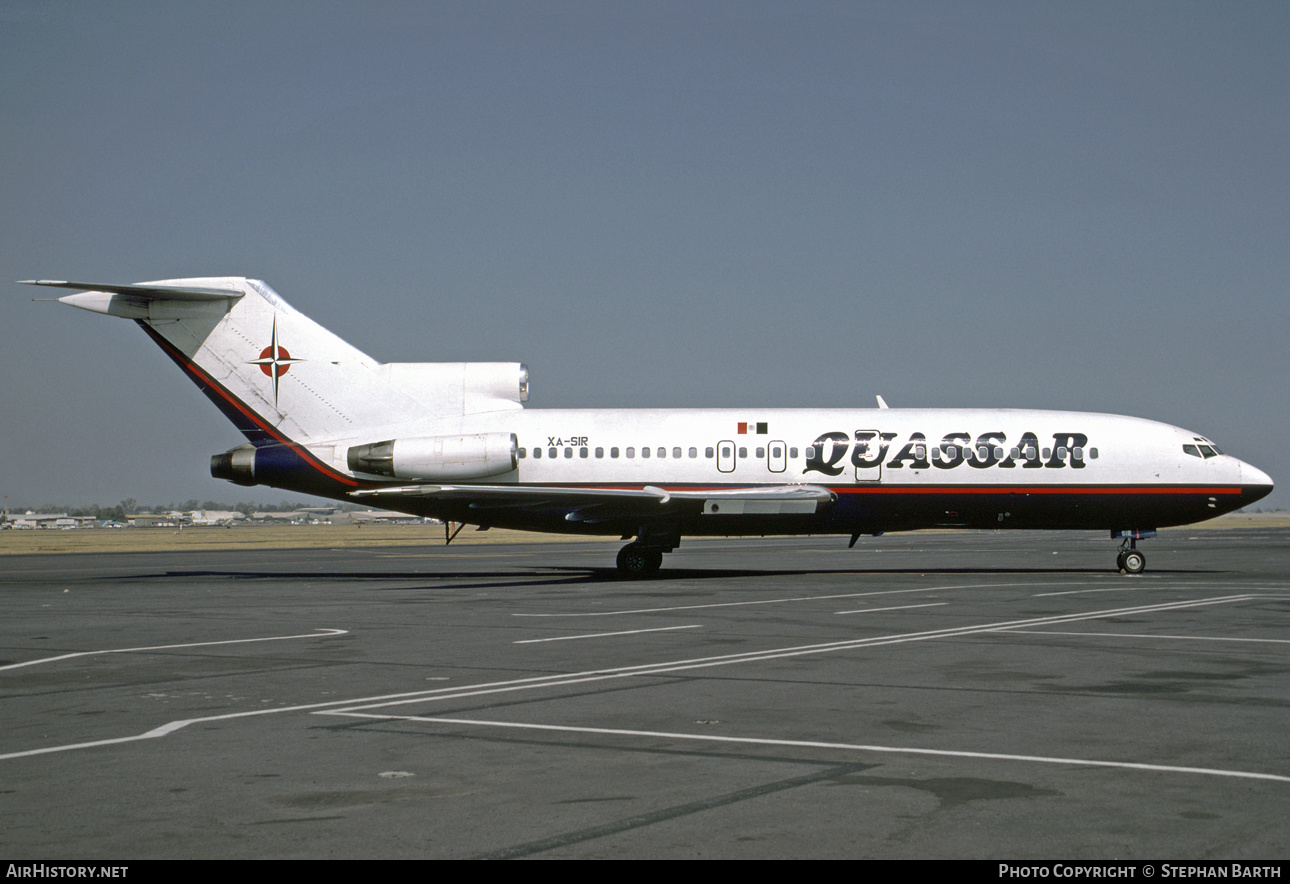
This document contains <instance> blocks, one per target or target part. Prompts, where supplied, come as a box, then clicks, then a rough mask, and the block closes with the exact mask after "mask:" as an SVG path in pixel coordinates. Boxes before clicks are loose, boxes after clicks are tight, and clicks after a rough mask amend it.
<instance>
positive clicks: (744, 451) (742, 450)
mask: <svg viewBox="0 0 1290 884" xmlns="http://www.w3.org/2000/svg"><path fill="white" fill-rule="evenodd" d="M739 456H740V457H747V456H748V449H747V448H744V447H743V446H742V445H741V446H739Z"/></svg>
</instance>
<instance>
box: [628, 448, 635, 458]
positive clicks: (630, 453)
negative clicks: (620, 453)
mask: <svg viewBox="0 0 1290 884" xmlns="http://www.w3.org/2000/svg"><path fill="white" fill-rule="evenodd" d="M635 457H636V449H635V448H628V449H627V459H628V460H632V459H633V458H635Z"/></svg>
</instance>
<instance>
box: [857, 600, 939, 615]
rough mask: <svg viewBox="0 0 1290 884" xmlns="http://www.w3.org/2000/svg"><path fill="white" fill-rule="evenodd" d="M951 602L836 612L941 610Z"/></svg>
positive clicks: (869, 612)
mask: <svg viewBox="0 0 1290 884" xmlns="http://www.w3.org/2000/svg"><path fill="white" fill-rule="evenodd" d="M948 604H949V602H928V603H927V604H925V605H897V606H896V607H894V608H856V609H855V610H854V611H834V612H833V613H835V614H876V613H878V612H879V611H908V610H909V609H910V608H939V607H940V606H941V605H948Z"/></svg>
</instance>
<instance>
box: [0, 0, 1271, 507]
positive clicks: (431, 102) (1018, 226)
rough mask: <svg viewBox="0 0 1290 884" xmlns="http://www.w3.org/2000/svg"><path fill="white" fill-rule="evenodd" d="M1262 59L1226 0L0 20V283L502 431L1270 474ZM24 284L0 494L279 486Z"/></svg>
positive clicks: (130, 12)
mask: <svg viewBox="0 0 1290 884" xmlns="http://www.w3.org/2000/svg"><path fill="white" fill-rule="evenodd" d="M1287 45H1290V6H1288V5H1287V4H1285V3H1258V2H1248V3H1240V4H1233V3H1163V2H1160V3H1134V2H1107V3H1100V2H1080V3H1037V2H1026V3H980V4H963V3H944V4H942V3H927V4H924V3H914V2H899V3H858V2H857V3H838V4H834V3H802V2H798V3H755V2H738V3H715V2H714V3H693V2H691V3H607V2H593V3H554V2H553V3H520V2H507V3H487V2H468V3H450V2H437V3H406V4H403V3H372V2H369V3H363V4H352V3H332V4H328V3H317V2H310V3H288V2H275V3H220V2H201V3H176V2H166V3H160V2H158V3H142V2H138V3H130V2H118V3H95V2H62V3H48V2H21V0H0V120H3V123H0V125H2V126H3V132H4V137H3V138H2V139H0V161H2V162H3V168H4V170H5V171H4V174H3V176H0V279H8V280H16V279H27V278H32V277H44V278H63V279H86V280H101V281H116V282H131V281H137V280H144V279H159V278H168V277H183V276H203V275H223V274H227V275H246V276H253V277H259V278H263V279H265V280H267V281H268V282H269V284H270V285H272V286H273V287H274V288H275V289H277V291H278V292H279V293H281V294H282V295H283V296H284V297H285V298H286V299H287V300H289V301H290V302H291V303H292V304H293V305H294V306H295V307H297V308H298V309H300V310H302V311H304V312H306V313H308V314H309V315H311V316H312V317H313V318H315V319H317V320H318V321H320V322H321V323H323V324H324V325H326V326H328V327H330V328H332V329H333V330H336V331H339V332H340V333H342V334H343V335H344V336H345V337H346V338H347V339H348V340H350V341H351V342H352V343H353V344H355V345H356V346H358V347H360V348H361V349H363V350H365V351H366V352H368V353H370V354H371V355H373V356H374V357H376V358H378V359H382V360H384V361H457V360H508V361H510V360H515V361H524V362H526V363H528V365H529V366H530V369H531V372H532V376H533V388H532V396H531V399H530V403H529V404H530V406H532V407H579V406H591V407H594V406H611V405H613V406H618V405H626V406H672V405H674V406H705V405H707V406H749V407H758V406H761V407H770V406H776V407H778V406H793V405H810V406H847V407H850V406H857V407H869V406H871V405H872V404H873V401H874V399H873V397H874V395H875V394H879V393H880V394H882V395H883V396H884V397H885V398H886V400H887V401H888V402H889V403H891V404H892V405H900V406H984V407H990V406H998V407H1034V408H1057V409H1071V410H1085V411H1104V412H1114V413H1123V414H1133V415H1138V416H1142V417H1149V418H1153V419H1157V420H1162V421H1166V422H1168V423H1172V424H1178V425H1180V426H1184V427H1187V428H1189V429H1192V430H1195V431H1196V432H1198V433H1202V434H1205V435H1208V436H1210V437H1212V438H1213V439H1214V440H1215V441H1216V442H1218V443H1219V444H1220V445H1221V446H1223V447H1224V448H1225V449H1226V450H1228V451H1229V452H1231V453H1233V454H1236V455H1237V456H1239V457H1242V458H1244V459H1246V460H1249V461H1251V462H1252V463H1254V464H1256V465H1257V466H1259V467H1261V468H1263V469H1265V470H1267V471H1268V472H1269V473H1271V475H1272V476H1273V478H1274V479H1278V480H1281V481H1282V482H1285V481H1290V455H1287V454H1286V453H1285V450H1284V448H1283V447H1282V446H1279V445H1278V444H1277V443H1276V439H1277V438H1278V437H1281V438H1286V437H1287V436H1290V432H1288V430H1290V427H1288V426H1287V424H1288V423H1290V418H1288V417H1287V411H1288V409H1287V407H1286V406H1287V397H1286V394H1285V392H1284V391H1285V385H1286V380H1287V377H1288V376H1290V372H1288V370H1287V369H1288V368H1290V366H1288V365H1287V362H1288V361H1290V360H1288V358H1287V347H1286V343H1285V341H1286V336H1287V331H1288V330H1290V299H1288V298H1287V297H1286V289H1287V280H1288V279H1290V273H1288V272H1287V271H1288V270H1290V249H1288V248H1287V244H1288V242H1290V237H1288V234H1290V199H1288V198H1287V197H1288V196H1290V187H1288V185H1290V162H1287V159H1286V157H1287V145H1290V113H1287V109H1288V108H1290V54H1287V53H1286V52H1285V47H1286V46H1287ZM6 274H7V275H6ZM33 294H37V295H39V294H41V293H40V292H34V293H33V291H32V290H30V289H27V288H25V287H22V286H16V285H14V286H10V287H9V295H8V297H6V298H4V299H3V300H0V304H2V305H3V306H2V307H0V309H2V310H3V314H2V316H3V325H2V326H0V327H2V328H3V329H4V336H5V340H4V346H3V347H2V348H0V370H2V371H3V376H4V379H5V380H4V383H3V385H0V417H2V418H3V421H0V440H2V441H3V449H4V451H5V452H7V454H8V457H6V458H5V461H6V465H5V466H4V468H3V469H2V470H0V486H2V488H0V490H2V492H3V494H5V495H7V496H8V497H9V499H10V502H11V503H41V502H47V501H48V502H54V501H58V502H64V503H69V504H85V503H95V502H97V503H101V504H104V505H109V504H115V503H116V502H118V501H119V500H121V499H122V498H125V497H135V498H138V499H139V500H146V501H150V502H152V501H155V502H165V501H170V500H184V499H187V498H190V497H197V498H200V499H206V498H212V499H216V500H220V499H224V500H233V499H239V498H243V499H244V498H246V497H247V496H253V497H255V499H259V500H266V501H276V500H278V499H281V497H282V495H281V493H280V492H276V491H273V490H272V489H254V490H248V489H240V488H236V487H234V486H230V485H227V484H226V483H223V482H218V481H216V480H213V479H211V478H209V476H208V474H207V464H208V456H209V455H210V454H214V453H217V452H220V451H223V450H225V449H227V448H229V447H231V446H232V445H235V444H238V442H239V441H240V439H239V437H238V435H237V434H236V432H235V431H234V430H233V429H232V427H231V426H229V425H228V424H226V423H225V421H224V420H223V418H222V417H221V416H220V415H219V414H218V412H216V411H215V409H214V408H212V407H211V406H210V404H209V403H208V402H207V401H206V400H205V398H204V397H202V396H200V395H198V394H197V393H196V392H195V390H193V388H192V387H191V385H190V384H189V382H188V381H187V380H186V379H185V378H184V377H183V376H182V375H181V374H180V373H179V372H178V371H177V370H176V369H175V368H174V366H173V365H172V364H171V363H170V362H169V360H168V359H166V357H165V356H164V355H163V354H162V353H161V352H160V351H158V350H157V349H156V348H155V347H153V345H152V344H151V343H150V342H149V341H148V340H147V339H146V338H145V336H144V335H143V334H142V333H141V332H140V331H139V330H138V329H136V328H134V327H133V326H132V325H131V324H130V323H126V322H122V321H119V320H110V319H107V318H104V317H98V316H93V315H90V314H87V313H83V312H80V311H73V310H69V309H67V308H65V307H61V306H59V305H53V304H42V303H32V302H31V301H30V298H31V297H32V296H33ZM1288 500H1290V497H1287V496H1286V495H1285V493H1284V492H1282V491H1277V492H1275V493H1274V495H1273V497H1271V498H1269V499H1268V500H1267V501H1265V502H1264V505H1269V506H1285V505H1286V501H1288Z"/></svg>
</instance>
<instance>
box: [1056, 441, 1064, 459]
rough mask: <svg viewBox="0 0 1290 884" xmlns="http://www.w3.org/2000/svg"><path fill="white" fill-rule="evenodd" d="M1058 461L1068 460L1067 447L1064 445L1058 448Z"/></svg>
mask: <svg viewBox="0 0 1290 884" xmlns="http://www.w3.org/2000/svg"><path fill="white" fill-rule="evenodd" d="M1057 459H1058V460H1065V459H1066V447H1065V446H1064V445H1059V446H1058V447H1057Z"/></svg>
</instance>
